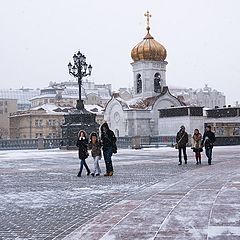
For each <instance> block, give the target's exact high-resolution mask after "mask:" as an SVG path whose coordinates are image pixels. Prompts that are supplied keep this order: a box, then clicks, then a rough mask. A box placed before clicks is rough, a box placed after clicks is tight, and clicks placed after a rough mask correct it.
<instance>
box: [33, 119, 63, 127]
mask: <svg viewBox="0 0 240 240" xmlns="http://www.w3.org/2000/svg"><path fill="white" fill-rule="evenodd" d="M63 123H64V119H63V120H62V121H58V120H55V119H49V120H46V125H47V126H59V125H61V124H63ZM35 126H36V127H43V120H42V119H39V120H35Z"/></svg>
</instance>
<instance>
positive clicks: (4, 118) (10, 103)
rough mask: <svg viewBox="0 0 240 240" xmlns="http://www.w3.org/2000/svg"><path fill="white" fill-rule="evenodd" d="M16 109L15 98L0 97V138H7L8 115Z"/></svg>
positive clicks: (8, 135) (8, 134)
mask: <svg viewBox="0 0 240 240" xmlns="http://www.w3.org/2000/svg"><path fill="white" fill-rule="evenodd" d="M16 111H17V100H16V99H4V98H0V139H8V138H9V137H10V133H9V126H10V123H9V115H10V114H11V113H13V112H16Z"/></svg>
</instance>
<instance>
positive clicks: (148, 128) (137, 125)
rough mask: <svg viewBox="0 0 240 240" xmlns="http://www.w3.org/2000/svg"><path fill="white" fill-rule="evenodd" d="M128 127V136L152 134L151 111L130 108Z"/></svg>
mask: <svg viewBox="0 0 240 240" xmlns="http://www.w3.org/2000/svg"><path fill="white" fill-rule="evenodd" d="M126 112H127V129H128V136H129V137H133V136H152V135H153V134H152V132H153V126H152V125H151V118H152V117H151V112H150V111H148V110H145V111H144V110H128V111H126Z"/></svg>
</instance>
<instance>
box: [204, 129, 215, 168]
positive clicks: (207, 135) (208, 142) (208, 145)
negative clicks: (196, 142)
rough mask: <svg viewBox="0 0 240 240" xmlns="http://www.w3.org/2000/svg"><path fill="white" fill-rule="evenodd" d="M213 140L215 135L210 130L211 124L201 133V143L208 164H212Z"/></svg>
mask: <svg viewBox="0 0 240 240" xmlns="http://www.w3.org/2000/svg"><path fill="white" fill-rule="evenodd" d="M215 141H216V137H215V134H214V133H213V132H212V130H211V126H210V125H208V126H206V131H205V132H204V134H203V140H202V145H203V146H204V147H205V151H206V156H207V158H208V165H211V164H212V149H213V144H214V142H215Z"/></svg>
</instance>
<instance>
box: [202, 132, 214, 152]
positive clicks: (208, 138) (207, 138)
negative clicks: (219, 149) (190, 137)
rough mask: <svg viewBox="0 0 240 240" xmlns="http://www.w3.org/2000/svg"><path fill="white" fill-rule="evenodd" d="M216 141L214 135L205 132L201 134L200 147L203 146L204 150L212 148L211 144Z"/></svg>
mask: <svg viewBox="0 0 240 240" xmlns="http://www.w3.org/2000/svg"><path fill="white" fill-rule="evenodd" d="M215 141H216V137H215V134H214V133H213V132H211V131H206V132H205V133H204V134H203V140H202V145H203V146H205V148H213V144H214V143H215Z"/></svg>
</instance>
